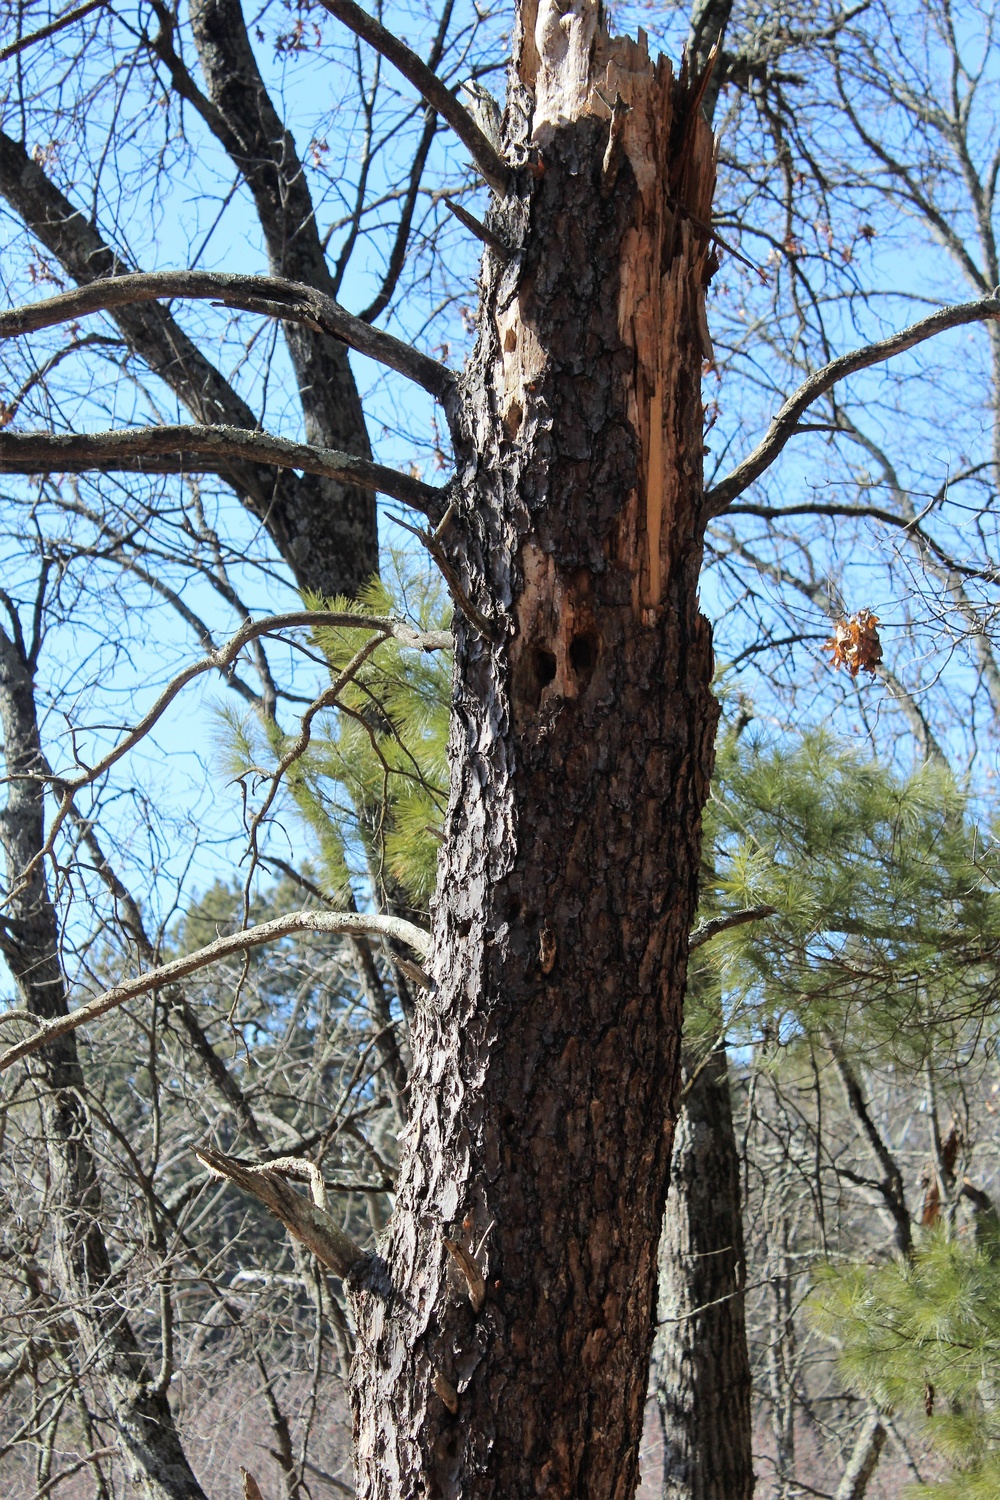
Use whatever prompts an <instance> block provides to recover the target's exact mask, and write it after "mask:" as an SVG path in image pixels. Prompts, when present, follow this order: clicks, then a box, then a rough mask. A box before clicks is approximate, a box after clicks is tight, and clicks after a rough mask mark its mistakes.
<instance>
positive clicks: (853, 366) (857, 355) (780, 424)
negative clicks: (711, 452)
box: [705, 297, 1000, 516]
mask: <svg viewBox="0 0 1000 1500" xmlns="http://www.w3.org/2000/svg"><path fill="white" fill-rule="evenodd" d="M993 318H998V319H1000V298H998V297H983V298H980V300H979V301H977V302H962V303H959V304H957V305H956V306H955V307H942V308H940V309H939V311H938V312H936V313H931V315H930V316H929V317H927V318H921V319H920V321H919V323H911V324H910V326H909V328H904V329H903V330H902V331H901V332H900V333H894V334H891V335H890V336H889V337H888V338H886V339H880V340H879V341H878V342H877V343H874V344H867V345H866V346H865V348H863V349H855V350H853V351H852V353H850V354H842V355H841V356H840V358H839V359H834V360H831V361H830V363H829V364H827V365H824V366H823V368H822V369H821V370H817V371H816V372H815V374H813V375H810V376H809V378H808V380H804V381H803V382H802V384H801V385H800V386H799V388H798V390H796V391H794V392H793V393H792V395H791V396H789V398H788V400H787V401H786V402H785V404H784V406H783V407H782V408H781V410H780V411H779V412H778V415H777V416H776V417H775V418H774V420H773V422H772V423H771V425H770V427H769V428H768V430H767V433H766V435H765V437H764V438H763V439H762V440H761V442H759V443H758V444H757V447H756V448H755V449H754V450H753V452H752V453H749V454H748V455H747V457H746V458H745V459H743V461H742V463H739V464H737V465H736V468H735V469H733V470H732V472H731V473H730V474H728V475H727V476H726V478H725V479H723V480H722V481H721V482H720V483H719V484H717V485H714V486H713V488H712V489H710V490H709V491H708V493H707V494H706V496H705V505H706V508H707V514H708V515H709V516H718V515H721V514H722V512H723V511H724V510H725V509H726V508H727V507H728V506H729V505H730V504H731V503H732V502H733V501H734V500H735V499H736V497H737V495H742V493H743V491H744V490H745V489H747V488H748V487H749V486H750V485H751V484H753V482H754V480H755V479H759V478H760V476H761V474H763V473H764V471H765V470H766V469H768V468H769V467H770V465H771V464H772V463H773V462H774V460H775V459H776V458H777V456H778V454H779V453H780V452H781V450H782V449H783V448H784V446H785V444H786V443H787V442H788V439H789V438H790V437H792V436H793V434H794V432H795V428H796V426H797V424H798V420H799V418H800V417H801V416H802V413H803V412H804V411H805V410H806V409H807V407H809V406H811V405H812V403H813V402H814V401H816V400H818V399H819V397H820V396H823V395H825V394H826V392H827V391H828V390H830V389H831V388H832V387H833V386H835V385H836V383H837V381H838V380H843V379H845V377H846V376H848V375H854V374H856V373H857V371H858V370H867V369H869V368H870V367H871V366H872V365H877V364H881V362H882V360H884V359H892V358H893V357H894V356H895V355H897V354H903V353H905V351H906V350H907V349H912V348H913V347H914V345H915V344H921V343H923V342H924V341H925V340H926V339H930V338H934V337H935V335H937V334H939V333H945V332H946V331H947V330H948V329H949V328H961V327H963V326H964V325H965V324H967V323H983V322H988V321H989V320H990V319H993Z"/></svg>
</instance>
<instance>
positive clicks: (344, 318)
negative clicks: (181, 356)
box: [0, 271, 455, 401]
mask: <svg viewBox="0 0 1000 1500" xmlns="http://www.w3.org/2000/svg"><path fill="white" fill-rule="evenodd" d="M173 297H183V298H186V299H189V300H207V299H213V300H216V301H218V302H221V303H222V304H223V305H224V306H225V307H234V308H240V309H242V310H243V311H245V312H256V313H262V314H263V315H264V316H266V317H272V318H280V319H282V321H283V322H297V323H305V324H306V325H307V326H309V327H310V328H313V329H314V331H317V332H320V333H328V334H332V335H333V337H334V338H337V339H341V340H342V341H343V342H344V343H345V344H347V345H348V346H349V347H350V348H351V349H356V350H357V351H358V353H359V354H365V355H367V356H368V357H369V359H374V360H377V361H378V362H379V364H383V365H387V366H388V367H389V368H390V369H392V370H397V371H398V372H399V373H400V374H401V375H405V376H407V378H408V379H410V380H413V381H415V382H416V383H417V384H418V385H420V386H423V388H424V390H426V391H429V392H430V393H431V395H433V396H436V397H437V398H438V399H439V400H441V401H446V400H447V398H448V397H449V396H450V395H451V393H452V391H453V390H454V388H455V377H454V375H453V374H452V373H451V371H450V370H448V369H447V368H446V367H445V366H444V365H442V364H439V363H438V361H437V360H436V359H431V358H430V357H429V356H428V355H426V354H421V353H420V352H419V350H417V349H414V348H412V346H411V345H409V344H407V343H404V341H403V340H402V339H397V338H394V337H393V336H392V334H389V333H383V332H382V331H381V330H380V329H377V328H372V327H371V326H370V324H368V323H366V322H364V321H363V320H362V319H361V318H356V317H354V316H353V315H352V314H351V313H349V312H347V311H346V309H345V308H343V307H341V305H340V303H339V302H336V301H334V299H333V298H332V297H328V296H327V295H326V293H325V292H321V291H317V290H316V289H315V288H314V287H310V286H306V285H305V284H304V283H302V282H298V281H288V280H286V279H285V278H284V277H281V276H236V275H231V274H229V273H226V272H218V273H217V272H212V271H151V272H147V273H141V272H137V273H135V274H132V275H127V276H115V277H113V278H108V279H106V280H101V281H92V282H90V283H89V285H86V286H82V287H78V288H74V289H73V290H72V291H69V292H62V293H60V295H59V296H57V297H47V298H46V299H45V301H44V302H34V303H31V304H29V305H27V306H25V307H16V308H12V309H11V310H10V311H9V312H4V313H0V338H13V337H16V336H17V335H19V334H24V333H31V332H33V331H34V330H36V329H39V328H51V327H53V326H54V325H55V324H57V323H68V322H71V321H72V320H73V319H75V318H80V317H84V316H86V315H87V314H88V313H95V312H106V311H108V310H109V309H110V308H113V307H126V306H129V305H132V304H135V303H140V302H155V301H158V300H159V299H161V298H173Z"/></svg>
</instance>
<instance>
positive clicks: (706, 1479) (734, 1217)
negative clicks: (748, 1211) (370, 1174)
mask: <svg viewBox="0 0 1000 1500" xmlns="http://www.w3.org/2000/svg"><path fill="white" fill-rule="evenodd" d="M685 1071H687V1069H686V1067H685ZM744 1277H745V1259H744V1252H743V1218H742V1212H741V1206H740V1163H739V1151H738V1147H737V1143H736V1135H735V1131H734V1129H733V1112H732V1105H731V1101H730V1097H729V1069H728V1066H727V1062H726V1053H725V1050H724V1049H723V1048H720V1049H719V1050H718V1051H716V1052H715V1053H713V1055H712V1057H711V1058H710V1059H709V1061H708V1062H707V1063H706V1064H705V1065H704V1066H703V1067H702V1068H701V1071H700V1072H698V1073H697V1074H696V1076H694V1077H693V1082H692V1083H691V1085H690V1088H689V1091H688V1092H687V1094H686V1097H685V1100H684V1107H683V1109H682V1111H681V1114H680V1117H679V1119H678V1122H677V1133H676V1136H675V1139H674V1154H673V1159H672V1161H671V1165H670V1191H669V1193H668V1194H667V1208H666V1213H665V1214H664V1218H663V1235H662V1238H661V1240H660V1328H659V1331H658V1333H657V1337H656V1342H655V1344H654V1346H653V1363H652V1375H651V1383H652V1386H653V1393H654V1394H655V1396H656V1400H657V1403H658V1405H659V1409H660V1417H661V1422H662V1427H663V1446H664V1452H663V1500H750V1496H751V1495H752V1494H753V1490H754V1473H753V1445H752V1437H753V1429H752V1414H751V1404H750V1403H751V1381H750V1360H749V1355H748V1353H747V1339H746V1322H745V1309H744V1296H743V1287H744Z"/></svg>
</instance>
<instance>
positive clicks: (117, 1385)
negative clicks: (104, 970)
mask: <svg viewBox="0 0 1000 1500" xmlns="http://www.w3.org/2000/svg"><path fill="white" fill-rule="evenodd" d="M0 723H2V726H3V738H4V755H5V761H6V768H7V778H8V781H7V804H6V806H5V807H4V809H3V811H2V813H0V842H2V844H3V848H4V854H5V856H6V864H7V876H8V886H9V888H10V889H11V890H12V891H13V892H14V893H15V894H13V895H12V897H11V899H10V901H9V902H8V905H7V909H6V920H5V922H4V925H3V929H2V934H0V948H2V952H3V956H4V958H5V959H6V960H7V963H8V965H9V967H10V970H11V973H12V974H13V976H14V979H15V982H16V984H17V987H18V991H19V994H20V997H21V999H22V1001H23V1004H24V1007H25V1009H26V1010H28V1011H30V1012H31V1014H32V1015H33V1016H38V1017H39V1018H40V1019H42V1020H51V1019H52V1018H53V1017H55V1016H61V1015H65V1014H66V1013H67V1010H68V996H67V993H66V985H65V980H64V977H63V972H62V966H61V964H60V961H59V928H58V923H57V919H56V913H55V909H54V907H53V905H52V902H51V899H50V897H49V893H48V888H47V886H46V880H45V868H44V864H42V863H36V864H35V866H34V869H33V870H31V866H32V862H33V861H34V860H36V859H37V856H38V854H39V851H40V850H41V848H42V846H43V840H44V785H45V783H44V781H43V779H42V778H43V772H44V766H45V761H44V757H43V755H42V750H41V742H40V739H39V734H38V721H37V716H36V711H35V700H34V684H33V681H32V669H31V666H30V664H29V662H28V661H27V660H26V658H25V655H24V652H23V649H22V645H21V643H20V642H16V641H14V640H12V639H11V638H10V637H8V636H7V635H6V633H5V632H4V631H3V630H0ZM28 870H31V873H30V874H29V875H27V876H25V875H24V872H25V871H28ZM28 1066H29V1068H30V1069H31V1072H32V1074H33V1076H34V1078H35V1080H36V1087H37V1091H38V1096H39V1101H40V1106H41V1111H42V1117H43V1123H44V1142H45V1152H46V1161H47V1169H48V1178H49V1181H48V1191H47V1196H46V1210H47V1219H48V1223H49V1224H50V1225H51V1233H52V1242H51V1249H52V1264H51V1267H50V1268H49V1270H50V1273H51V1278H52V1283H53V1290H54V1292H55V1293H56V1294H57V1296H58V1299H59V1300H61V1302H62V1304H63V1306H64V1307H65V1309H66V1312H67V1316H70V1317H72V1318H73V1320H74V1322H75V1324H76V1330H77V1334H78V1337H79V1345H80V1351H81V1356H82V1357H81V1361H80V1362H81V1364H85V1365H86V1366H87V1367H88V1369H89V1370H90V1371H91V1372H92V1374H93V1376H94V1377H95V1378H96V1379H97V1380H98V1381H99V1382H100V1386H101V1391H102V1395H103V1397H104V1399H105V1401H106V1402H107V1406H108V1409H109V1412H110V1415H111V1418H112V1420H113V1422H114V1424H115V1427H116V1429H117V1432H118V1435H119V1437H120V1439H121V1446H122V1452H123V1457H124V1459H125V1463H126V1469H127V1472H128V1477H129V1480H130V1482H131V1484H132V1485H133V1486H134V1490H135V1493H136V1494H137V1495H140V1496H142V1497H143V1500H205V1495H204V1492H203V1490H202V1488H201V1486H200V1484H199V1483H198V1481H197V1479H196V1478H195V1476H194V1474H193V1473H192V1471H191V1468H190V1466H189V1464H188V1461H187V1458H186V1456H185V1454H184V1450H183V1448H182V1446H181V1442H180V1439H179V1437H178V1434H177V1430H176V1428H175V1426H174V1421H173V1415H172V1413H171V1410H170V1404H169V1402H168V1400H167V1394H166V1391H165V1390H164V1389H160V1388H159V1387H158V1386H157V1384H156V1382H155V1381H154V1378H153V1374H152V1371H151V1370H150V1368H149V1366H148V1365H147V1362H146V1360H145V1358H144V1357H143V1354H142V1351H141V1349H140V1348H139V1345H138V1342H137V1340H136V1337H135V1334H134V1332H133V1330H132V1327H131V1324H130V1323H129V1320H128V1315H127V1313H126V1311H125V1309H124V1307H123V1305H122V1295H121V1294H122V1288H121V1285H120V1282H119V1280H118V1278H117V1277H116V1276H115V1274H114V1273H113V1271H112V1267H111V1259H110V1256H109V1254H108V1247H107V1244H106V1242H105V1238H104V1231H103V1228H102V1212H101V1189H100V1184H99V1182H98V1178H97V1169H96V1164H95V1161H94V1151H93V1145H92V1141H91V1134H90V1122H89V1120H88V1118H87V1109H86V1104H85V1089H84V1077H83V1071H82V1069H81V1067H80V1061H79V1057H78V1054H77V1046H76V1033H75V1032H72V1031H71V1032H69V1033H67V1035H66V1036H62V1037H59V1038H58V1039H57V1040H55V1041H53V1042H50V1043H49V1044H48V1045H47V1046H46V1047H44V1048H43V1049H42V1050H41V1051H40V1052H38V1053H36V1054H35V1056H34V1057H33V1058H32V1059H31V1060H30V1062H29V1064H28Z"/></svg>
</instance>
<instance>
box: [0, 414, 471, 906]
mask: <svg viewBox="0 0 1000 1500" xmlns="http://www.w3.org/2000/svg"><path fill="white" fill-rule="evenodd" d="M0 437H2V434H0ZM303 625H312V626H327V627H331V626H332V627H337V626H340V627H346V628H349V629H352V630H359V629H360V630H372V631H374V632H375V633H376V634H377V635H381V637H382V639H384V640H389V639H390V637H392V638H394V639H396V640H398V641H400V642H401V643H402V644H403V645H405V646H410V647H413V648H416V649H419V650H426V651H442V650H447V649H448V648H449V647H450V646H451V644H452V635H451V632H450V631H447V630H432V631H419V630H414V629H413V627H412V626H411V625H408V624H407V623H406V622H405V620H393V619H389V618H387V617H385V616H381V615H356V614H352V613H350V612H347V611H345V612H342V613H337V612H335V611H333V610H311V609H303V610H295V611H292V612H290V613H288V614H283V615H267V616H265V618H264V619H262V620H248V621H247V623H246V624H245V625H243V626H241V628H240V629H239V630H238V631H237V632H236V634H235V635H234V636H231V637H230V639H229V640H228V641H227V642H226V644H225V645H224V646H221V647H220V648H219V650H218V651H212V652H210V653H209V655H208V656H205V657H203V658H202V659H201V661H197V662H192V664H191V666H189V667H186V668H185V670H184V671H183V672H181V673H180V674H179V675H178V676H177V677H175V678H174V679H173V681H172V682H169V683H168V684H167V686H166V687H165V688H164V689H163V692H162V693H161V694H160V696H159V697H158V698H157V700H156V702H155V703H154V704H153V706H152V708H150V710H149V712H148V713H147V714H145V715H144V717H143V718H142V719H140V720H139V723H138V724H136V725H135V726H134V728H133V729H131V730H130V731H129V732H128V734H126V735H125V736H124V737H123V738H122V739H121V740H119V742H118V744H117V745H115V747H114V748H113V749H112V750H109V751H108V753H107V755H105V756H103V757H102V758H101V759H100V760H99V761H97V762H96V763H95V764H94V765H93V766H91V767H89V769H88V770H86V771H82V772H80V774H79V775H77V776H73V777H69V776H65V777H61V776H58V775H57V776H51V777H47V778H46V779H47V780H50V781H51V782H52V783H53V785H54V787H55V788H56V791H57V792H58V795H59V798H60V802H59V808H58V810H57V812H56V815H55V817H54V818H53V819H52V823H51V825H50V827H49V832H48V837H47V838H46V840H45V843H44V845H43V847H42V848H41V849H40V850H39V851H38V853H37V854H36V855H35V856H34V858H33V859H32V860H31V861H29V863H28V864H27V865H26V866H25V868H24V869H23V870H22V872H21V878H20V881H19V883H18V885H17V886H15V887H14V889H13V890H12V891H11V892H10V894H9V895H8V897H7V900H8V902H9V901H10V900H11V899H12V898H13V897H14V896H15V895H16V894H17V893H18V891H20V890H22V889H23V888H24V885H25V882H26V881H28V880H30V879H31V876H32V875H33V873H34V871H35V869H36V868H37V865H38V864H39V863H40V862H41V860H42V859H44V857H45V855H46V854H47V853H49V852H50V851H51V849H52V848H53V847H54V843H55V838H56V835H57V834H58V832H59V829H60V828H61V827H62V824H63V822H64V821H65V819H66V817H67V815H68V813H69V811H70V809H71V807H72V805H73V798H74V796H75V795H76V793H77V792H78V791H80V789H81V788H82V787H85V786H89V785H90V784H91V783H92V782H94V781H96V780H97V779H98V778H99V777H101V776H103V775H104V773H105V771H108V770H110V769H111V767H112V766H113V765H115V764H116V762H117V761H119V760H121V758H122V756H123V755H126V754H127V753H128V752H129V750H131V749H132V748H133V747H134V746H135V745H137V744H138V743H139V741H140V740H141V739H143V738H144V737H145V736H146V735H147V734H148V733H149V731H150V730H151V729H152V728H153V726H154V725H155V724H156V723H157V722H158V720H159V719H161V718H162V717H163V715H164V713H165V712H166V711H167V709H168V708H169V707H170V704H171V703H172V702H173V701H174V699H175V698H176V697H177V695H178V693H180V691H181V690H182V688H184V687H186V686H187V684H188V683H189V682H193V681H194V679H195V678H196V677H200V676H201V675H202V674H203V673H204V672H210V671H212V670H218V671H225V670H226V669H227V668H228V667H230V666H232V664H233V663H234V662H235V661H236V660H237V658H238V657H239V654H240V652H241V651H242V650H243V648H244V646H246V645H248V644H249V643H250V642H251V641H253V640H256V639H258V638H259V637H260V636H263V635H269V634H273V633H274V632H276V631H278V630H292V629H294V628H296V627H297V626H303ZM414 930H416V929H414Z"/></svg>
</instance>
